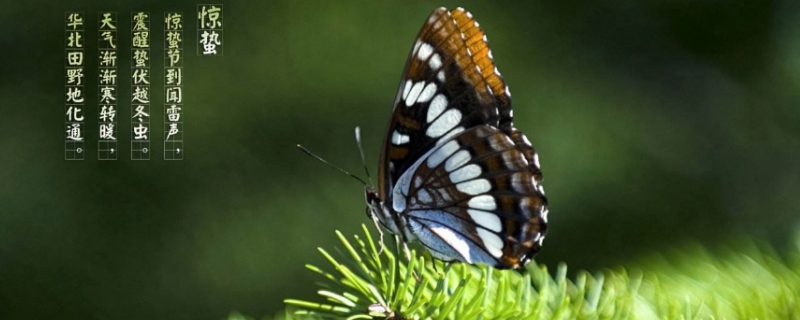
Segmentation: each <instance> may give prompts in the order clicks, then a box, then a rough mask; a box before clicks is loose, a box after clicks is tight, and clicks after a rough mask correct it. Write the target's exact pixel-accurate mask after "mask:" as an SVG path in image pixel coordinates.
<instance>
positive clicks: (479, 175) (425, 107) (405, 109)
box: [368, 8, 547, 268]
mask: <svg viewBox="0 0 800 320" xmlns="http://www.w3.org/2000/svg"><path fill="white" fill-rule="evenodd" d="M400 82H401V83H400V87H399V89H398V93H397V97H396V99H395V104H394V107H393V109H392V117H391V119H390V122H389V127H388V130H387V132H386V137H385V140H384V144H383V148H382V152H381V162H380V168H379V174H380V177H379V179H380V180H379V190H378V195H379V197H380V199H381V204H380V207H379V208H375V209H374V211H373V212H376V215H381V214H383V215H384V216H383V218H382V219H383V220H382V222H383V223H384V225H385V226H390V227H391V228H390V230H392V231H393V232H396V231H399V232H400V233H402V234H403V235H404V239H406V240H413V239H416V240H419V241H420V242H421V243H422V244H423V245H424V246H425V247H426V248H428V249H429V251H430V252H431V253H432V254H433V255H434V256H435V257H437V258H440V259H443V260H461V261H466V262H470V263H483V264H490V265H493V266H496V267H500V268H517V267H520V266H522V265H524V264H525V262H527V261H528V260H529V259H530V258H531V257H532V256H533V255H534V254H535V253H536V252H537V251H538V250H539V248H540V246H541V242H542V239H543V238H544V236H545V233H546V222H547V221H546V215H547V201H546V199H545V197H544V191H543V190H542V188H541V184H540V181H541V171H540V170H539V163H538V156H537V155H536V152H535V150H534V149H533V147H532V146H531V145H530V142H528V140H527V138H526V137H525V136H524V135H523V134H522V133H521V132H520V131H519V130H517V129H516V128H514V127H513V123H512V109H511V96H510V93H509V91H508V87H506V85H505V82H504V80H503V78H502V77H501V76H500V73H499V72H498V71H497V68H496V67H495V64H494V61H493V58H492V53H491V50H490V49H489V45H488V41H487V40H486V35H485V34H484V32H483V30H481V28H480V27H479V25H478V23H477V22H476V21H475V20H474V19H473V18H472V15H471V14H469V13H468V12H466V11H465V10H464V9H461V8H458V9H454V10H452V11H448V10H446V9H444V8H439V9H437V10H435V11H434V12H433V13H432V14H431V15H430V16H429V17H428V19H427V20H426V22H425V25H424V26H423V28H422V30H421V31H420V33H419V35H418V36H417V39H416V40H415V42H414V44H413V47H412V50H411V53H410V54H409V58H408V60H407V62H406V67H405V70H404V71H403V76H402V78H401V81H400ZM368 198H369V197H368ZM387 214H389V215H390V216H391V219H386V215H387ZM386 220H392V221H389V222H388V223H387V221H386ZM406 235H407V236H406Z"/></svg>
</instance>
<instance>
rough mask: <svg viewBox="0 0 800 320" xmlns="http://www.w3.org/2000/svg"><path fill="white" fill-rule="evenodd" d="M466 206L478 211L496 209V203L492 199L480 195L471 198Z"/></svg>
mask: <svg viewBox="0 0 800 320" xmlns="http://www.w3.org/2000/svg"><path fill="white" fill-rule="evenodd" d="M467 205H468V206H469V207H470V208H473V209H480V210H495V209H497V202H496V201H494V197H492V196H490V195H482V196H477V197H472V199H469V202H467Z"/></svg>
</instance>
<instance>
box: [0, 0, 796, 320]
mask: <svg viewBox="0 0 800 320" xmlns="http://www.w3.org/2000/svg"><path fill="white" fill-rule="evenodd" d="M195 4H196V3H193V2H181V1H165V2H162V1H128V2H117V3H110V2H102V1H66V2H53V3H51V2H43V1H25V2H13V3H7V4H5V5H4V6H3V9H2V10H0V26H2V28H3V29H2V32H0V43H2V58H3V61H4V63H3V67H2V68H3V69H2V72H1V73H0V111H2V115H3V125H2V126H0V130H1V131H0V150H2V151H0V181H2V183H0V318H4V319H6V318H9V319H10V318H13V319H34V318H38V319H48V318H54V319H55V318H58V319H77V318H82V319H216V318H222V317H224V316H225V315H227V314H228V312H229V311H231V310H239V311H241V312H243V313H245V314H249V315H272V314H275V313H276V312H277V311H279V310H280V309H282V308H283V305H282V303H281V300H282V299H283V298H287V297H294V298H305V299H313V296H314V294H315V293H314V286H312V285H311V284H312V283H313V282H314V281H315V280H317V277H315V276H314V275H313V274H312V273H310V272H306V271H305V270H304V268H303V266H304V264H306V263H314V264H319V263H320V262H321V260H322V258H321V257H320V255H319V254H318V253H317V251H316V250H315V248H316V247H318V246H328V245H329V244H331V243H333V241H334V233H333V230H334V229H339V230H342V231H343V232H344V233H345V234H352V233H354V232H356V231H357V230H358V228H359V226H360V224H361V223H368V222H369V221H368V220H367V218H366V217H365V216H364V208H363V207H364V204H363V196H362V192H363V191H362V187H361V186H360V185H359V184H357V183H355V182H354V181H352V180H351V179H350V178H347V177H345V176H343V175H340V174H338V173H336V172H335V171H333V170H330V169H329V168H327V167H325V166H323V165H321V164H320V163H317V162H315V161H313V160H312V159H310V158H308V157H306V156H304V155H303V154H302V153H300V152H298V151H297V150H296V149H295V148H294V145H295V144H296V143H302V144H305V145H307V146H308V147H309V148H311V149H312V150H314V151H316V152H317V153H319V154H321V155H323V156H324V157H325V158H327V159H328V160H330V161H332V162H334V163H337V164H339V165H341V166H343V167H344V168H346V169H348V170H352V171H354V172H358V173H360V172H361V169H360V160H359V157H358V153H357V149H356V147H355V144H354V141H353V138H352V132H353V128H354V127H355V126H357V125H358V126H361V127H362V132H363V134H364V146H365V149H366V152H367V160H368V162H369V165H370V169H371V170H372V171H373V172H374V171H375V168H376V167H377V159H378V152H379V148H380V144H381V140H382V139H383V134H384V132H383V131H384V130H385V126H386V124H387V120H388V117H389V110H390V108H391V103H392V102H393V101H394V95H395V93H396V90H397V85H398V82H399V77H400V72H401V70H402V68H403V66H404V63H405V58H406V55H407V53H408V51H409V50H410V48H411V45H412V43H413V41H414V36H415V35H416V33H417V31H418V30H419V28H420V27H421V25H422V23H423V21H424V19H425V17H427V15H428V14H429V12H430V11H431V10H433V9H434V8H435V7H438V6H442V5H444V6H447V7H455V6H463V7H465V8H467V9H468V10H470V11H471V12H472V13H473V14H474V15H475V17H476V19H477V20H478V21H480V23H481V26H482V27H483V28H484V30H485V31H486V32H487V34H488V37H489V40H490V42H491V46H492V49H493V53H494V57H495V59H496V61H497V65H498V67H499V69H500V71H502V72H503V75H504V76H505V79H506V81H507V83H508V84H509V86H510V88H511V91H512V93H513V99H514V105H515V117H516V118H515V120H516V125H517V127H518V128H520V129H521V130H523V131H524V132H526V133H527V135H528V137H529V138H530V140H531V141H532V142H533V144H534V145H535V146H536V148H537V150H538V151H539V153H540V157H541V162H542V166H543V170H544V174H545V187H546V191H547V195H548V197H549V200H550V206H551V209H550V232H549V236H548V238H547V240H546V241H545V246H544V249H543V251H542V252H541V253H540V255H539V256H538V257H537V262H539V263H545V264H547V265H548V266H555V265H556V263H558V262H560V261H564V262H566V263H567V264H569V265H570V268H571V269H572V270H575V269H579V268H587V269H589V270H594V269H597V268H603V267H611V266H615V265H619V264H625V263H626V262H629V261H633V260H634V259H636V258H637V257H640V256H642V255H644V254H651V253H653V252H659V251H662V250H667V249H669V248H673V247H676V246H680V245H682V244H685V243H687V242H691V241H699V242H700V243H702V244H708V245H715V244H718V243H721V242H726V241H728V240H729V239H731V238H735V237H740V236H746V235H749V236H754V237H757V238H761V239H766V240H768V241H771V242H773V243H776V244H778V245H781V244H783V243H785V241H786V235H787V232H788V231H789V230H790V229H791V227H792V226H793V225H794V224H795V223H796V222H797V220H798V219H797V217H798V211H799V210H800V198H799V196H800V190H799V189H798V187H800V164H798V162H799V161H798V160H800V7H799V6H800V5H798V4H797V3H796V2H795V1H789V0H783V1H749V2H739V1H710V0H709V1H658V0H649V1H528V2H525V3H523V2H505V3H501V2H488V1H485V2H473V1H462V2H454V1H445V2H443V3H434V2H422V1H415V2H405V1H404V2H400V1H397V2H386V1H373V2H367V1H361V2H344V1H341V2H333V1H297V2H294V3H290V2H288V1H282V2H279V1H251V2H245V1H225V2H224V4H225V7H224V8H225V18H226V25H225V29H224V30H225V31H224V32H225V40H226V41H227V42H226V44H225V45H226V47H225V53H224V56H222V57H216V58H204V57H198V56H196V55H194V54H189V55H187V56H185V59H186V66H185V71H184V72H185V78H184V83H185V92H186V96H185V108H184V110H185V119H186V141H187V142H186V143H187V145H186V147H185V149H186V157H187V159H186V160H184V161H179V162H167V161H163V160H158V159H159V158H160V153H156V154H154V156H155V159H154V160H151V161H131V160H128V159H126V158H127V154H126V152H127V151H128V149H127V148H123V150H122V151H123V154H122V155H123V157H122V159H120V160H117V161H104V162H101V161H97V160H95V159H94V158H95V157H94V155H95V153H94V152H96V149H94V147H93V143H94V141H96V140H91V139H90V140H89V141H90V146H92V147H90V149H89V152H90V153H89V155H90V157H89V159H87V160H85V161H82V162H67V161H64V160H63V145H62V133H61V130H62V128H63V120H62V119H63V115H62V114H61V113H62V110H63V97H62V92H63V90H64V78H63V60H62V59H63V52H64V47H63V46H64V45H63V37H64V35H63V32H62V30H63V25H62V23H63V17H64V12H65V11H68V10H79V11H84V12H85V13H86V15H87V16H88V17H89V18H90V20H89V21H94V22H96V20H95V19H96V13H97V12H98V11H101V10H112V11H116V12H118V13H119V14H120V17H121V18H122V19H124V18H126V17H128V16H129V14H130V12H131V11H134V10H146V11H150V12H151V14H153V16H154V17H161V16H162V15H163V12H164V11H165V10H180V11H183V12H184V13H186V14H187V15H188V16H189V17H192V13H193V12H194V9H195ZM89 30H93V29H91V28H90V29H89ZM123 30H125V29H123ZM87 35H88V36H89V38H88V39H87V43H90V48H92V47H91V45H92V44H91V43H94V42H92V41H94V40H95V39H96V38H95V37H96V35H93V33H92V32H88V33H87ZM121 37H122V38H121V39H122V40H121V41H125V40H126V39H129V38H127V37H129V35H125V33H124V32H122V33H121ZM186 37H187V39H189V40H191V39H193V38H194V37H195V33H194V31H193V28H189V32H187V34H186ZM155 39H156V42H155V43H154V46H155V47H154V52H159V51H157V50H160V48H161V47H160V44H159V42H158V40H160V39H163V38H161V36H160V35H158V36H157V37H156V38H155ZM186 48H187V52H189V53H193V52H194V48H195V47H194V43H193V42H191V41H187V42H186ZM89 52H92V51H91V50H90V51H89ZM120 56H121V58H120V59H121V61H122V62H123V64H124V62H126V61H130V60H129V59H130V53H129V51H128V50H121V51H120ZM154 56H156V57H157V58H156V60H155V61H153V66H154V68H153V69H154V70H155V73H154V74H155V75H156V77H154V79H156V80H155V82H154V88H157V87H159V86H161V85H163V82H159V81H161V80H160V79H159V78H158V76H159V75H160V73H159V72H161V71H160V69H159V66H161V65H163V63H162V60H159V59H161V58H160V55H158V54H154ZM95 68H96V65H94V66H93V64H91V63H90V64H89V67H88V69H87V74H88V75H89V78H87V79H88V80H89V81H90V82H89V86H88V87H87V88H90V89H91V88H93V87H92V86H93V85H94V86H96V82H92V81H95V80H94V79H93V78H92V77H91V75H92V74H94V73H93V72H96V69H95ZM119 72H120V77H121V78H122V79H124V78H125V77H126V76H130V70H129V68H124V67H123V68H120V70H119ZM123 83H126V82H123ZM121 88H122V89H121V90H123V91H122V92H121V93H122V96H123V97H124V96H125V95H124V94H125V93H126V92H127V91H125V90H127V89H126V87H125V86H121ZM90 92H93V91H90ZM158 98H159V96H156V99H158ZM87 106H88V108H87V113H86V114H87V119H96V115H97V110H96V97H93V96H92V95H90V96H89V98H88V104H87ZM127 108H129V106H128V105H127V104H121V105H120V111H121V113H122V114H126V112H127V110H128V109H127ZM160 108H161V107H160V106H158V105H157V104H154V107H153V110H154V113H157V112H160V110H161V109H160ZM93 117H95V118H93ZM159 118H160V117H155V118H154V120H157V121H161V120H159ZM121 119H123V120H122V121H121V122H120V123H119V125H120V127H121V128H126V127H127V126H128V125H129V121H130V119H125V117H122V118H121ZM93 122H94V121H93V120H89V121H87V126H88V130H89V133H94V132H96V131H97V124H96V123H93ZM155 124H156V126H155V127H157V128H159V126H158V124H160V122H155ZM120 136H121V139H122V141H123V143H122V145H126V143H124V141H127V139H129V138H130V136H129V135H128V134H127V133H125V131H123V133H122V134H120ZM154 148H155V149H160V148H161V145H160V142H158V140H157V141H156V142H155V145H154Z"/></svg>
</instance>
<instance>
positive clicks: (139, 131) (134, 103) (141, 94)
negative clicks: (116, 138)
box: [131, 12, 151, 160]
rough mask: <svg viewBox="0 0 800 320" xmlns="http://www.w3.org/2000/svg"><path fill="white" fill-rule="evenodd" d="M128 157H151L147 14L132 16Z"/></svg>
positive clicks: (135, 158) (135, 13)
mask: <svg viewBox="0 0 800 320" xmlns="http://www.w3.org/2000/svg"><path fill="white" fill-rule="evenodd" d="M131 25H132V26H131V78H132V79H131V131H132V132H131V160H150V151H151V150H150V135H151V132H149V131H150V16H149V12H134V13H133V14H132V20H131Z"/></svg>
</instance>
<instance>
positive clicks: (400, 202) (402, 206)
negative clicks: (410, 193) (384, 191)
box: [392, 192, 406, 212]
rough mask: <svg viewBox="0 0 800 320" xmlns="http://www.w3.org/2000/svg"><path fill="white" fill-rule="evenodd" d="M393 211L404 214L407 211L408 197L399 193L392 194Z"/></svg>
mask: <svg viewBox="0 0 800 320" xmlns="http://www.w3.org/2000/svg"><path fill="white" fill-rule="evenodd" d="M392 209H394V211H395V212H403V211H405V210H406V197H404V196H402V195H400V194H398V193H397V192H395V193H393V194H392Z"/></svg>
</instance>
